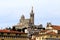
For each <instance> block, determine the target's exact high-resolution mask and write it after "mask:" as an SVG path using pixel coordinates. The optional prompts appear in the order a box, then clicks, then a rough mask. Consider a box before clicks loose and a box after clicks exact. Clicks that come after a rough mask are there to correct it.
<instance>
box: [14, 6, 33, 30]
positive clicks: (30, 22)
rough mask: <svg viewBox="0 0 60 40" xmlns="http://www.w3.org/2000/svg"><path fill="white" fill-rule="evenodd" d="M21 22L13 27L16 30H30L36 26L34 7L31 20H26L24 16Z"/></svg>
mask: <svg viewBox="0 0 60 40" xmlns="http://www.w3.org/2000/svg"><path fill="white" fill-rule="evenodd" d="M19 21H20V22H19V23H18V24H17V25H14V26H13V27H15V28H16V29H17V28H20V29H21V28H24V27H26V28H28V27H30V26H31V25H34V13H33V7H32V10H31V13H30V18H29V19H25V16H24V15H22V16H21V19H20V20H19Z"/></svg>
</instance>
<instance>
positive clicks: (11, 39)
mask: <svg viewBox="0 0 60 40" xmlns="http://www.w3.org/2000/svg"><path fill="white" fill-rule="evenodd" d="M0 40H29V39H28V38H12V37H11V38H10V37H4V38H3V37H0Z"/></svg>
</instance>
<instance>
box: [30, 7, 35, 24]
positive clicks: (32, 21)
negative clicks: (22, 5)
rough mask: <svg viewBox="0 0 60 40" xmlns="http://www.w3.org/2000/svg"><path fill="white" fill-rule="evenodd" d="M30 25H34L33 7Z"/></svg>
mask: <svg viewBox="0 0 60 40" xmlns="http://www.w3.org/2000/svg"><path fill="white" fill-rule="evenodd" d="M30 23H31V24H33V25H34V13H33V7H32V9H31V13H30Z"/></svg>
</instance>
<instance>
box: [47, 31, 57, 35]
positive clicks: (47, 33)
mask: <svg viewBox="0 0 60 40" xmlns="http://www.w3.org/2000/svg"><path fill="white" fill-rule="evenodd" d="M46 34H53V35H55V34H56V33H55V32H53V31H51V32H48V33H46Z"/></svg>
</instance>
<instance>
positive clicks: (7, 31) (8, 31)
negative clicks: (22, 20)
mask: <svg viewBox="0 0 60 40" xmlns="http://www.w3.org/2000/svg"><path fill="white" fill-rule="evenodd" d="M0 32H3V33H18V34H26V33H24V32H18V31H13V30H0Z"/></svg>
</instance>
